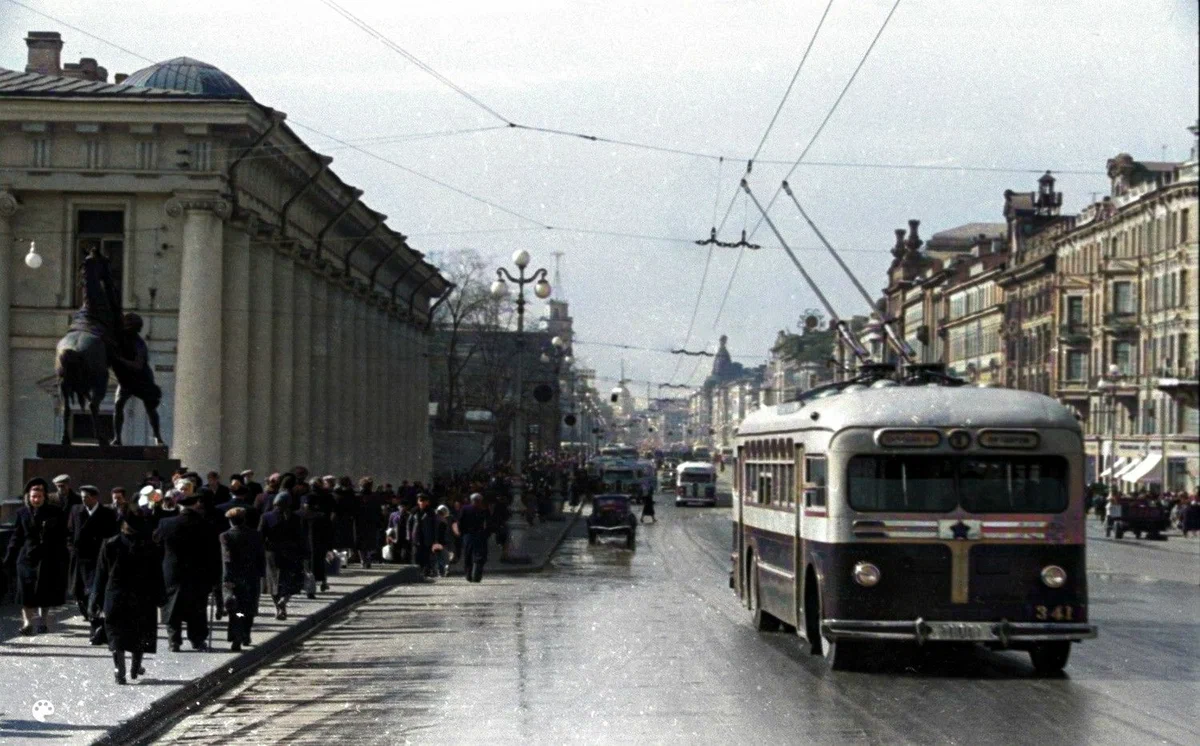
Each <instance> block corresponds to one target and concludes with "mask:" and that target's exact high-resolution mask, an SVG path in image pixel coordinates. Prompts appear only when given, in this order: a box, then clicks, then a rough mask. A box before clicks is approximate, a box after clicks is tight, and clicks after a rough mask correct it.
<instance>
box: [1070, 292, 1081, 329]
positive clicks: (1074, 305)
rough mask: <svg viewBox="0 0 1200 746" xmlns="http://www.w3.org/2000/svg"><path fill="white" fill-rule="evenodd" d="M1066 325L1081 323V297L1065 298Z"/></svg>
mask: <svg viewBox="0 0 1200 746" xmlns="http://www.w3.org/2000/svg"><path fill="white" fill-rule="evenodd" d="M1067 323H1068V324H1070V325H1071V326H1075V325H1077V324H1082V323H1083V296H1081V295H1071V296H1068V297H1067Z"/></svg>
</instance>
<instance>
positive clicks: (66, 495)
mask: <svg viewBox="0 0 1200 746" xmlns="http://www.w3.org/2000/svg"><path fill="white" fill-rule="evenodd" d="M53 481H54V491H53V492H51V493H50V494H49V495H46V502H48V503H50V504H51V505H57V506H58V507H60V508H62V509H63V511H64V512H67V511H70V510H71V508H73V507H75V506H76V505H80V504H82V503H83V498H82V497H80V496H79V493H78V492H76V491H75V490H73V489H71V476H70V475H69V474H59V475H58V476H57V477H55V478H54V480H53Z"/></svg>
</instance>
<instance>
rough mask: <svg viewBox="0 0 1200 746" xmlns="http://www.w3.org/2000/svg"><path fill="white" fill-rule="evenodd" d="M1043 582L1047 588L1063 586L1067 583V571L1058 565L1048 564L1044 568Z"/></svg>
mask: <svg viewBox="0 0 1200 746" xmlns="http://www.w3.org/2000/svg"><path fill="white" fill-rule="evenodd" d="M1042 582H1043V583H1045V584H1046V587H1047V588H1062V587H1063V586H1064V585H1066V584H1067V571H1066V570H1064V569H1062V568H1061V567H1059V566H1058V565H1046V566H1045V567H1043V568H1042Z"/></svg>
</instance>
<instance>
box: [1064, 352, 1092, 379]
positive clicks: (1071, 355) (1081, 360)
mask: <svg viewBox="0 0 1200 746" xmlns="http://www.w3.org/2000/svg"><path fill="white" fill-rule="evenodd" d="M1086 364H1087V353H1085V352H1081V351H1079V350H1071V351H1070V352H1068V353H1067V380H1068V381H1082V380H1084V378H1085V377H1086V374H1085V372H1084V371H1085V367H1086Z"/></svg>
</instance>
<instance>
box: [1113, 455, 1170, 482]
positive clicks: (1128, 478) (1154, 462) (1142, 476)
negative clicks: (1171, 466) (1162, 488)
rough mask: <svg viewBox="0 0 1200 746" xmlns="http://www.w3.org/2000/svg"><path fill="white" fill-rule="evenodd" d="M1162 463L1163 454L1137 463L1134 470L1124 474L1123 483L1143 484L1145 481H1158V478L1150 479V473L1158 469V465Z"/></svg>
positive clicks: (1151, 456) (1122, 476)
mask: <svg viewBox="0 0 1200 746" xmlns="http://www.w3.org/2000/svg"><path fill="white" fill-rule="evenodd" d="M1160 461H1162V454H1161V453H1152V454H1150V455H1149V456H1147V457H1146V458H1144V459H1142V460H1141V461H1139V462H1138V463H1137V465H1135V466H1134V467H1133V468H1132V469H1130V470H1129V471H1127V472H1125V473H1124V474H1122V475H1121V481H1123V482H1141V481H1143V480H1145V481H1151V482H1152V481H1157V477H1150V472H1152V471H1154V470H1155V468H1157V467H1158V464H1159V462H1160Z"/></svg>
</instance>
